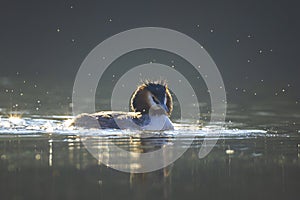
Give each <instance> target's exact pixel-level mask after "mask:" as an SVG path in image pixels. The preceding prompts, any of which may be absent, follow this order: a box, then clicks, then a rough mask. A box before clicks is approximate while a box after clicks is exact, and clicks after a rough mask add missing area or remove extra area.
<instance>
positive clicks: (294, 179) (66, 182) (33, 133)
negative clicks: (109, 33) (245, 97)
mask: <svg viewBox="0 0 300 200" xmlns="http://www.w3.org/2000/svg"><path fill="white" fill-rule="evenodd" d="M263 116H265V115H263ZM68 118H69V116H46V117H41V116H34V117H32V118H30V117H27V118H26V117H24V118H22V119H21V120H13V121H10V120H9V119H8V118H5V117H2V118H1V121H0V150H1V151H0V158H1V159H0V193H1V199H2V198H3V199H41V198H43V199H83V198H97V199H118V198H122V199H145V197H146V199H183V198H187V197H189V199H199V198H204V199H219V198H222V199H241V198H242V199H254V198H255V199H269V198H272V199H290V198H292V197H296V196H298V195H299V190H298V186H299V184H300V173H299V172H300V136H299V133H298V132H297V128H296V130H295V129H292V128H291V129H289V128H288V127H287V128H285V129H283V128H282V127H284V126H282V125H281V124H279V123H278V124H277V125H278V126H277V128H276V127H275V128H274V126H273V125H272V126H273V129H271V126H268V125H267V124H265V126H264V127H261V128H260V129H258V128H256V129H253V128H252V125H249V124H247V123H246V122H244V121H241V122H240V123H232V122H229V123H226V124H223V125H221V126H220V125H215V126H204V127H203V128H197V129H195V128H190V129H189V128H188V127H189V126H190V125H188V124H186V125H183V124H176V125H177V126H176V128H177V130H176V131H171V132H165V133H159V134H156V135H154V136H153V135H152V137H150V138H139V137H136V133H132V132H122V131H116V130H100V131H99V130H98V131H96V130H94V131H91V130H89V131H87V130H77V129H73V128H69V127H67V122H66V121H65V120H66V119H68ZM273 123H274V121H273ZM205 129H214V130H217V131H219V133H221V134H220V135H221V136H220V138H219V141H218V143H217V145H216V146H215V147H214V149H213V151H212V152H211V153H210V154H209V155H208V156H207V157H205V158H204V159H199V158H198V151H199V149H200V147H201V145H202V142H203V139H204V137H205V136H207V135H205V131H204V130H205ZM275 130H276V131H275ZM179 132H181V133H182V132H184V133H185V135H184V136H181V137H180V138H179V139H180V140H181V141H182V146H177V147H176V148H184V147H185V146H184V144H185V142H186V141H190V140H193V143H192V145H191V146H190V147H189V149H188V151H187V152H186V153H185V154H184V155H183V156H182V157H181V158H180V159H179V160H177V161H176V162H175V163H173V164H171V165H170V166H168V167H166V168H164V169H161V170H158V171H155V172H151V173H144V174H127V173H123V172H118V171H116V170H114V169H111V168H108V167H107V166H105V165H103V164H102V163H101V162H99V161H98V160H97V159H95V158H94V157H93V156H92V155H91V154H90V153H89V152H88V151H87V149H86V148H85V146H84V145H83V141H82V140H85V139H86V137H84V136H85V135H87V134H88V138H89V139H90V140H91V141H93V140H94V141H95V142H94V143H91V144H93V145H92V148H95V149H101V148H104V149H109V148H110V147H109V146H108V144H105V143H99V142H97V141H98V139H99V137H102V138H103V137H105V138H106V139H107V140H110V141H112V142H113V143H114V144H115V145H118V146H119V147H121V148H124V149H126V150H130V151H134V152H149V151H153V150H156V149H158V148H160V147H161V146H162V145H172V142H173V141H172V140H173V136H174V134H177V133H179ZM210 137H212V139H214V138H213V136H210ZM177 139H178V138H177ZM186 143H187V144H189V142H186ZM114 153H115V152H110V156H114ZM127 167H132V168H134V167H139V166H137V165H136V164H135V163H134V162H133V163H132V166H127Z"/></svg>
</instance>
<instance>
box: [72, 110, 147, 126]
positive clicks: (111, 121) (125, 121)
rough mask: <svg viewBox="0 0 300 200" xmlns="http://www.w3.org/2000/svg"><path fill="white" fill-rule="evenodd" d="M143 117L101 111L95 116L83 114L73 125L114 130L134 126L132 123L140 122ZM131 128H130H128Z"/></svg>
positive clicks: (134, 113)
mask: <svg viewBox="0 0 300 200" xmlns="http://www.w3.org/2000/svg"><path fill="white" fill-rule="evenodd" d="M141 117H142V115H141V114H140V113H137V112H116V111H101V112H97V113H93V114H87V113H83V114H80V115H78V116H77V117H75V118H74V120H73V122H72V124H71V125H73V126H77V127H83V128H112V129H120V127H119V126H118V125H117V123H116V122H115V119H116V120H118V124H119V125H121V126H122V127H128V126H129V125H132V121H136V122H139V121H140V120H139V119H140V118H141ZM128 128H130V127H128Z"/></svg>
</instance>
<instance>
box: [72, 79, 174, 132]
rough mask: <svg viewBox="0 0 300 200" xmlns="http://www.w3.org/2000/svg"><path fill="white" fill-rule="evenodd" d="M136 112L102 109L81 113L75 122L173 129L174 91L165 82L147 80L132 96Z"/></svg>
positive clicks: (88, 125) (104, 126)
mask: <svg viewBox="0 0 300 200" xmlns="http://www.w3.org/2000/svg"><path fill="white" fill-rule="evenodd" d="M130 108H131V110H132V112H117V111H101V112H97V113H93V114H86V113H84V114H81V115H79V116H77V117H75V119H74V120H73V122H72V125H74V126H76V127H84V128H102V129H103V128H111V129H139V130H173V129H174V126H173V124H172V122H171V120H170V119H169V116H170V115H171V112H172V110H173V101H172V96H171V93H170V91H169V89H168V86H167V84H166V83H165V82H150V81H147V82H144V83H143V84H141V85H140V86H138V87H137V89H136V90H135V92H134V93H133V94H132V96H131V100H130Z"/></svg>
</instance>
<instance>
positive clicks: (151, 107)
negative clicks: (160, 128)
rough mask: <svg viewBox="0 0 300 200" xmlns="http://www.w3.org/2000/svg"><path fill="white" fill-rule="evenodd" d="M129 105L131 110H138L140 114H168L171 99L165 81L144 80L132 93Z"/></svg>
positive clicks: (170, 108)
mask: <svg viewBox="0 0 300 200" xmlns="http://www.w3.org/2000/svg"><path fill="white" fill-rule="evenodd" d="M130 107H131V110H132V111H133V112H140V113H141V114H142V115H143V114H153V115H162V114H166V115H168V116H170V115H171V113H172V110H173V100H172V96H171V93H170V91H169V88H168V86H167V84H166V82H165V81H164V82H162V81H156V82H151V81H145V82H144V83H143V84H142V85H140V86H138V88H137V89H136V91H135V92H134V93H133V94H132V97H131V101H130ZM151 111H152V112H151Z"/></svg>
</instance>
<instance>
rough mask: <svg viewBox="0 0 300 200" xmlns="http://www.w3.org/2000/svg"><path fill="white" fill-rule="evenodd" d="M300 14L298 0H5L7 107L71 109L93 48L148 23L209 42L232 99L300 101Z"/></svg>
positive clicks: (1, 103)
mask: <svg viewBox="0 0 300 200" xmlns="http://www.w3.org/2000/svg"><path fill="white" fill-rule="evenodd" d="M299 19H300V12H299V3H298V1H283V0H282V1H271V0H264V1H260V0H253V1H243V0H238V1H212V0H207V1H153V0H151V1H83V0H82V1H75V0H73V1H71V0H70V1H63V0H49V1H37V0H36V1H32V0H26V1H15V0H1V4H0V30H1V31H0V108H2V109H4V108H10V109H17V108H20V109H21V108H23V109H27V110H34V111H37V112H38V111H40V110H42V109H44V111H49V106H46V105H51V106H50V107H53V106H54V107H57V108H62V109H63V110H60V112H62V113H69V112H70V108H69V106H68V104H69V103H70V102H71V94H72V86H73V81H74V79H75V75H76V72H77V70H78V69H79V67H80V64H81V62H82V61H83V59H84V58H85V57H86V56H87V54H88V53H89V52H90V51H91V50H92V49H93V48H94V47H95V46H97V45H98V44H99V43H100V42H102V41H103V40H105V39H107V38H108V37H110V36H112V35H114V34H117V33H119V32H121V31H125V30H128V29H132V28H137V27H147V26H154V27H165V28H170V29H174V30H177V31H180V32H182V33H184V34H186V35H188V36H190V37H192V38H193V39H195V40H196V41H198V42H199V43H200V44H201V45H203V46H204V48H205V49H206V50H207V51H208V53H209V54H210V55H211V57H212V58H213V59H214V61H215V62H216V64H217V66H218V67H219V70H220V72H221V74H222V76H223V80H224V83H225V86H226V91H227V94H228V102H229V103H236V104H239V105H244V106H245V107H247V106H251V105H258V104H260V103H261V102H264V103H274V107H276V105H277V104H276V102H285V104H288V105H290V106H297V104H298V101H300V100H299V99H300V95H299V89H300V88H299V85H300V80H299V74H300V73H299V72H300V68H299V56H298V54H299V44H300V39H299V35H300V27H299ZM146 57H147V56H146ZM120 67H122V66H120ZM179 67H184V66H179ZM203 88H205V86H199V90H203ZM16 104H17V105H16ZM298 106H299V104H298ZM46 108H47V109H46ZM0 111H1V110H0ZM49 112H50V111H49Z"/></svg>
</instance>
